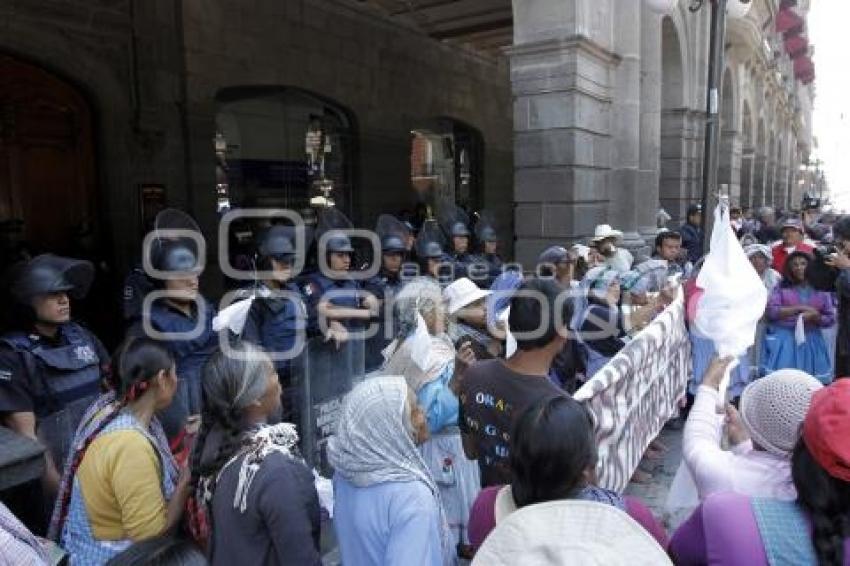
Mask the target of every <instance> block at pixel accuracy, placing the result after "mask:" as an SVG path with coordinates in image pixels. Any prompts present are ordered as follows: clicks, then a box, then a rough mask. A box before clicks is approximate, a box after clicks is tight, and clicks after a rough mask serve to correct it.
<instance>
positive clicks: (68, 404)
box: [0, 322, 109, 471]
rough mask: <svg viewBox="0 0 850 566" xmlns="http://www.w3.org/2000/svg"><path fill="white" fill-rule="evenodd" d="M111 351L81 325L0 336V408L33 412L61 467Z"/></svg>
mask: <svg viewBox="0 0 850 566" xmlns="http://www.w3.org/2000/svg"><path fill="white" fill-rule="evenodd" d="M108 374H109V354H108V353H107V352H106V349H105V348H104V347H103V344H101V343H100V341H99V340H98V339H97V338H96V337H95V336H94V335H93V334H91V333H90V332H89V331H88V330H86V329H85V328H83V327H82V326H80V325H78V324H76V323H74V322H68V323H65V324H63V325H61V326H60V327H59V329H58V332H57V334H56V336H55V337H52V338H50V337H45V336H40V335H38V334H28V333H25V332H12V333H9V334H6V335H4V336H3V337H2V338H0V413H19V412H32V413H34V414H35V416H36V431H37V433H38V436H39V438H40V439H41V441H42V442H43V443H44V444H45V445H46V446H47V447H48V448H49V449H50V452H51V456H52V457H53V460H54V462H55V463H56V467H57V468H58V469H59V470H60V471H61V469H62V465H63V463H64V461H65V457H66V455H67V453H68V448H69V446H70V444H71V440H72V439H73V435H74V431H75V430H76V428H77V424H78V423H79V420H80V418H81V417H82V415H83V413H84V412H85V410H86V409H87V408H88V406H89V405H90V404H91V403H92V401H94V400H95V399H96V398H97V396H98V395H99V394H100V392H101V390H102V385H103V382H104V380H105V378H106V377H107V376H108Z"/></svg>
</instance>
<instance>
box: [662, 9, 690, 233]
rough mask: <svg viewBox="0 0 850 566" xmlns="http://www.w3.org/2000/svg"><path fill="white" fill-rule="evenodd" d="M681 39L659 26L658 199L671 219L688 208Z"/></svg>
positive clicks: (668, 21)
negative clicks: (659, 130) (659, 114)
mask: <svg viewBox="0 0 850 566" xmlns="http://www.w3.org/2000/svg"><path fill="white" fill-rule="evenodd" d="M683 56H684V53H683V49H682V40H681V36H680V34H679V30H678V28H677V27H676V24H675V22H674V21H673V19H672V18H670V17H665V18H664V19H663V20H662V23H661V150H660V157H659V159H660V180H659V185H660V187H659V199H660V201H661V206H662V207H663V208H664V209H665V210H667V212H668V213H670V214H671V215H672V216H673V218H674V219H681V218H683V217H684V214H685V210H686V208H687V206H688V196H689V195H688V192H687V191H688V187H687V186H686V179H687V178H688V171H687V169H686V157H687V155H686V154H687V147H686V146H687V135H686V132H687V130H688V120H689V117H688V110H687V107H686V106H687V105H686V101H685V89H686V84H685V72H684V63H683V61H684V60H683Z"/></svg>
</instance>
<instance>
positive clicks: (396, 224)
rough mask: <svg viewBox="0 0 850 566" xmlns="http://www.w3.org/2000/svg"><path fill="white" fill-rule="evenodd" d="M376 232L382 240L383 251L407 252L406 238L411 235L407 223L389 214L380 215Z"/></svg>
mask: <svg viewBox="0 0 850 566" xmlns="http://www.w3.org/2000/svg"><path fill="white" fill-rule="evenodd" d="M375 233H376V234H377V235H378V238H380V240H381V251H382V252H383V253H401V254H403V253H405V252H407V246H406V245H405V240H406V239H407V237H408V236H409V235H410V233H411V232H410V230H409V229H408V227H407V226H405V223H404V222H402V221H401V220H399V219H398V218H396V217H395V216H392V215H389V214H382V215H380V216H379V217H378V222H377V224H376V225H375Z"/></svg>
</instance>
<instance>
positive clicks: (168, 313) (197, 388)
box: [130, 299, 218, 438]
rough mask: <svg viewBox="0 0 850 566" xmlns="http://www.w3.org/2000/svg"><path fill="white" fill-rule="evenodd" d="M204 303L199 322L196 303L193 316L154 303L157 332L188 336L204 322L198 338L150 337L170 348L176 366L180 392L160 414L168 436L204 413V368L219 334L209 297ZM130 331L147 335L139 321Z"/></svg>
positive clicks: (164, 303) (152, 315) (152, 322)
mask: <svg viewBox="0 0 850 566" xmlns="http://www.w3.org/2000/svg"><path fill="white" fill-rule="evenodd" d="M203 303H204V305H205V310H206V313H205V316H204V320H203V321H199V318H200V313H198V312H197V311H196V309H195V305H194V304H193V305H192V314H191V315H186V314H185V313H184V312H183V311H181V310H179V309H178V308H176V307H174V306H173V305H171V304H169V303H168V302H167V301H165V300H159V301H156V302H154V303H153V305H151V311H150V314H149V320H150V325H151V327H152V328H153V329H154V330H156V331H157V332H160V333H169V334H172V333H174V334H176V333H180V334H184V335H188V334H189V333H192V332H193V331H196V327H197V326H198V324H199V323H201V328H200V334H199V335H198V336H197V337H195V338H191V339H186V338H180V337H176V338H174V339H159V338H158V337H157V336H151V338H154V339H157V340H160V341H161V342H162V344H163V345H164V346H165V347H166V348H168V350H169V351H170V352H171V355H172V356H174V362H175V365H176V369H177V379H178V387H177V393H176V394H175V396H174V399H173V400H172V401H171V405H170V406H169V407H168V408H167V409H165V410H164V411H163V412H162V413H160V414H159V415H158V417H159V420H160V422H161V423H162V426H163V428H164V429H165V432H166V434H167V435H168V437H169V438H173V437H175V436H176V435H177V434H178V433H179V432H180V431H181V429H182V428H183V425H185V423H186V417H187V416H189V415H196V414H199V413H200V412H201V379H202V371H203V367H204V364H205V363H206V362H207V360H208V359H209V357H210V356H211V355H212V354H213V352H214V351H215V350H216V348H217V347H218V335H217V334H216V333H215V332H214V331H213V329H212V320H213V317H214V316H215V307H214V306H213V305H212V304H211V303H209V302H208V301H207V300H206V299H203ZM130 334H133V335H137V336H141V335H144V328H143V326H142V323H141V322H139V323H137V325H136V326H135V327H134V328H133V329H131V331H130Z"/></svg>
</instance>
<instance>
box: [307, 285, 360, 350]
mask: <svg viewBox="0 0 850 566" xmlns="http://www.w3.org/2000/svg"><path fill="white" fill-rule="evenodd" d="M330 292H333V293H334V294H333V296H330V295H329V296H328V297H327V299H328V302H330V304H332V305H334V306H338V307H345V308H351V309H360V308H363V306H362V304H361V303H362V301H363V293H362V292H361V287H360V284H359V283H358V282H357V281H354V280H353V279H349V278H344V279H331V278H330V277H327V276H325V275H324V274H322V273H315V274H313V275H312V276H310V278H309V279H308V280H307V283H306V284H305V285H304V297H305V299H306V300H307V314H308V323H307V330H308V332H309V333H310V334H311V335H313V336H317V335H319V334H320V333H321V329H320V328H319V313H318V307H319V302H320V301H321V299H322V298H323V297H325V295H326V294H328V293H330ZM339 322H340V323H342V325H343V326H345V327H346V328H347V329H348V330H362V329H363V328H364V324H363V323H362V322H361V321H359V320H340V321H339Z"/></svg>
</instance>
